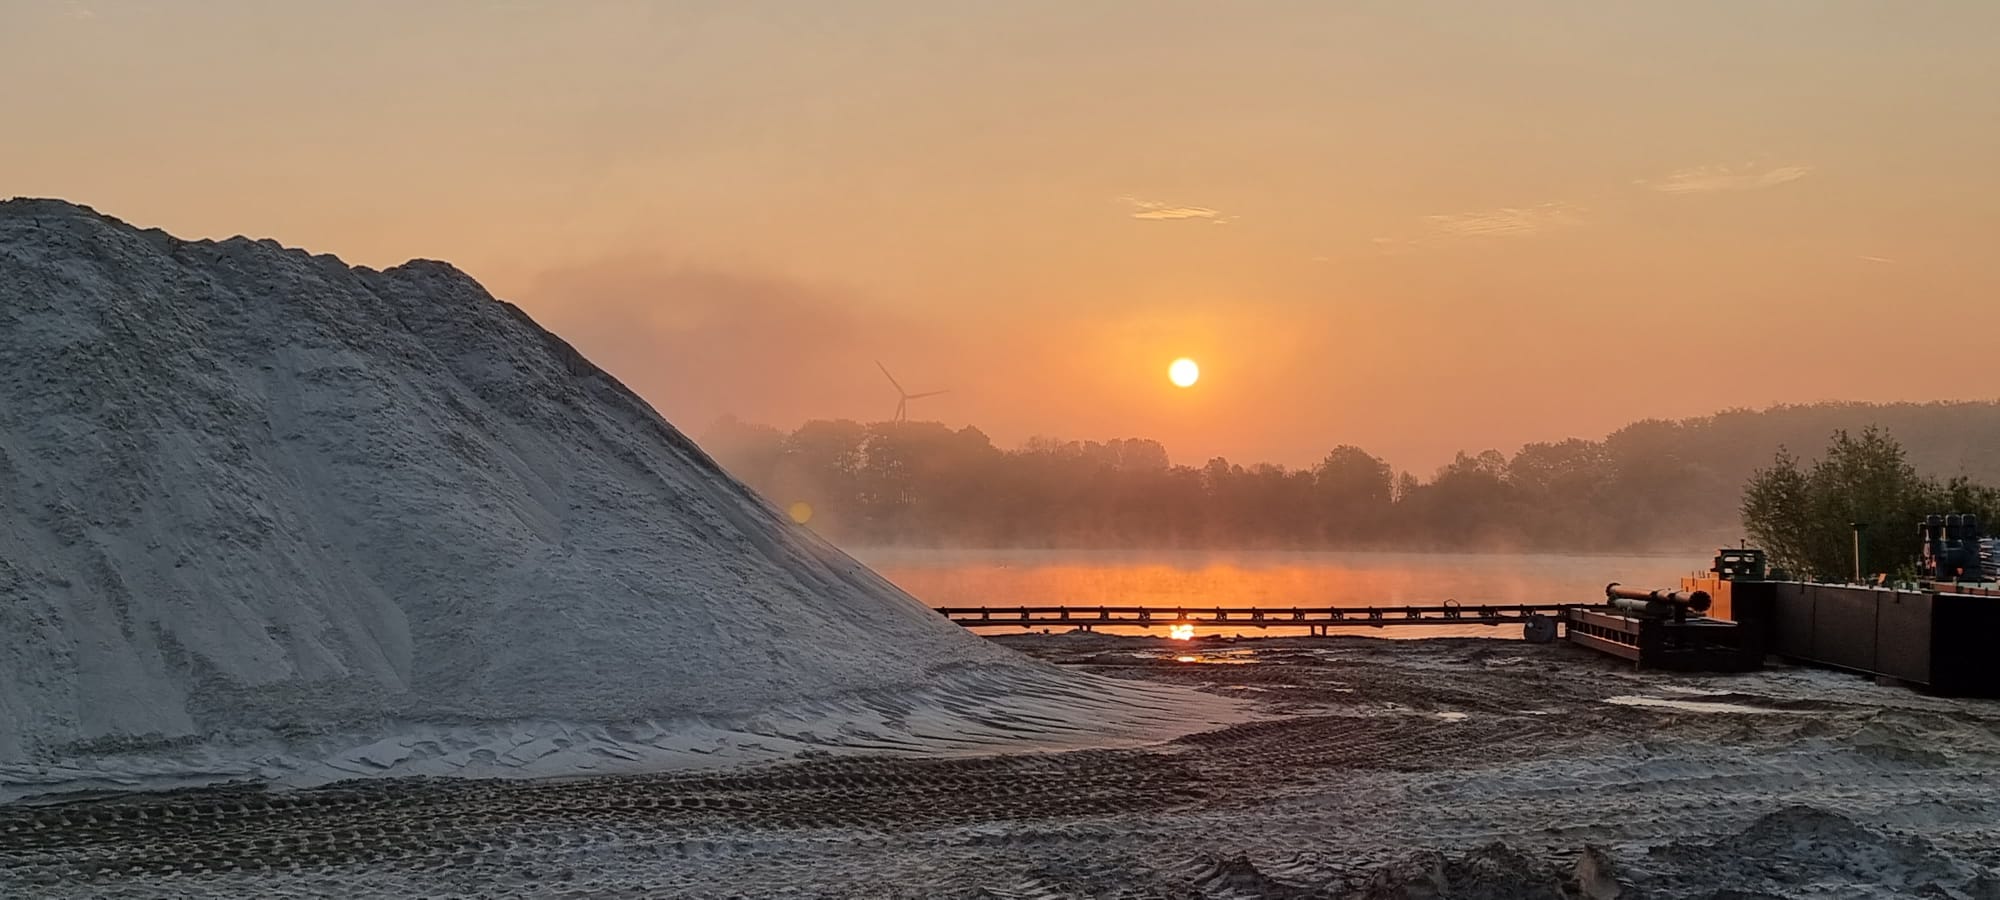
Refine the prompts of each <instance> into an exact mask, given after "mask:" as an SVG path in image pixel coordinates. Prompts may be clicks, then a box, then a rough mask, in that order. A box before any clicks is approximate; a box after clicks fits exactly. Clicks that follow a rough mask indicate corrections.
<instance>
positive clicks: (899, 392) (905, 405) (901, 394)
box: [875, 359, 951, 422]
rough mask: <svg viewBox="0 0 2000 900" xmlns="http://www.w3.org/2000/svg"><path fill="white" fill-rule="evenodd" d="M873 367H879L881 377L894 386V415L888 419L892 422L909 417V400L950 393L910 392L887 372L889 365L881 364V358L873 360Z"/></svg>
mask: <svg viewBox="0 0 2000 900" xmlns="http://www.w3.org/2000/svg"><path fill="white" fill-rule="evenodd" d="M875 368H878V369H881V370H882V377H883V378H887V379H889V384H891V385H893V386H894V387H895V388H896V417H895V418H894V419H891V420H890V421H893V422H901V421H903V420H904V419H907V418H909V415H910V401H912V400H921V399H923V398H925V397H935V396H937V395H939V394H949V393H951V392H950V391H925V392H923V393H921V394H912V393H910V392H909V391H906V390H903V384H902V382H900V381H897V380H896V376H894V375H891V374H889V367H888V366H885V365H883V364H882V361H881V360H879V359H878V360H876V361H875Z"/></svg>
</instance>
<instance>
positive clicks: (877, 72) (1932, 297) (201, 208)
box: [0, 0, 2000, 473]
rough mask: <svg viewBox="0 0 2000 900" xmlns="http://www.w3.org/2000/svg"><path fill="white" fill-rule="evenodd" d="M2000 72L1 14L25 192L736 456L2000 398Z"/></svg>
mask: <svg viewBox="0 0 2000 900" xmlns="http://www.w3.org/2000/svg"><path fill="white" fill-rule="evenodd" d="M1995 59H2000V3H1990V2H1983V0H1965V2H1925V3H1904V2H1882V3H1852V2H1831V0H1829V2H1815V3H1804V2H1799V3H1777V2H1770V3H1756V2H1747V0H1730V2H1706V3H1703V2H1676V3H1658V4H1647V5H1641V4H1607V3H1601V2H1594V0H1592V2H1583V0H1579V2H1571V3H1546V2H1514V3H1504V4H1502V3H1491V4H1487V3H1480V4H1473V3H1456V4H1445V3H1424V2H1402V0H1397V2H1380V3H1337V2H1330V0H1311V2H1285V3H1244V4H1222V3H1214V2H1151V0H1147V2H1139V0H1133V2H1082V3H1079V2H1068V0H1066V2H1009V3H986V2H977V3H975V2H943V0H907V2H880V0H849V2H842V3H827V4H819V3H803V2H799V3H776V2H761V3H760V2H741V3H739V2H688V3H665V2H662V3H653V4H648V3H609V2H605V3H555V2H548V3H527V2H518V3H497V2H495V3H473V2H443V0H439V2H426V3H416V4H406V3H388V2H370V3H348V4H338V5H336V4H321V5H318V6H315V7H312V8H307V7H306V5H304V4H267V3H252V2H241V3H234V2H212V3H203V4H199V5H197V4H192V3H186V4H151V3H138V2H132V3H114V2H107V0H76V2H22V0H0V196H7V195H29V196H58V197H63V198H66V199H70V200H75V201H78V202H82V203H87V204H90V205H93V206H95V207H97V208H99V209H100V210H102V211H104V212H107V213H110V214H113V215H116V216H119V217H121V218H124V219H127V220H128V221H132V222H134V223H136V224H140V225H147V226H159V227H163V228H166V229H168V230H170V231H174V232H176V233H179V234H182V235H184V236H215V237H220V236H227V235H230V234H236V233H247V234H251V235H255V236H269V237H275V238H278V239H279V240H281V241H284V242H285V243H288V244H293V245H299V246H304V247H308V248H311V249H314V250H316V251H322V252H333V253H337V254H339V255H341V256H342V257H343V258H345V259H347V260H349V261H350V262H356V263H364V264H369V265H377V266H381V265H389V264H394V263H396V262H400V261H402V260H404V259H406V258H409V257H412V256H428V257H438V258H444V259H449V260H451V261H453V262H455V263H457V264H458V265H459V266H460V267H461V268H464V269H465V270H467V271H468V272H471V273H472V274H473V275H475V276H477V277H479V278H480V279H481V280H482V281H484V282H485V283H486V285H487V286H488V287H489V288H490V289H491V290H492V291H493V292H494V293H495V294H496V295H498V296H501V297H503V298H507V299H511V300H514V301H516V302H518V303H520V304H521V305H522V306H524V307H526V308H527V309H528V310H529V312H531V313H532V314H534V315H535V316H536V318H538V319H539V320H541V321H542V322H543V323H544V324H545V325H548V326H549V327H551V328H553V329H554V330H556V331H557V332H559V333H561V334H563V335H564V336H566V337H568V338H570V339H571V340H572V341H573V342H575V343H576V344H578V345H579V346H580V347H581V348H582V349H583V350H584V352H585V353H587V354H589V355H590V356H591V357H592V358H593V359H595V360H597V361H598V362H599V363H600V364H603V365H604V366H605V367H606V368H608V369H610V370H611V371H612V372H613V373H614V374H617V375H618V376H620V377H621V378H623V379H625V380H626V381H627V382H628V383H629V384H631V385H632V386H633V387H635V388H636V389H638V390H639V391H640V392H641V393H643V394H645V395H646V396H647V397H648V398H649V399H651V400H652V401H653V402H654V404H655V405H657V406H658V407H659V408H660V409H661V410H662V412H664V413H665V414H666V415H667V416H668V418H670V419H672V420H674V421H675V422H676V423H677V424H680V425H681V426H683V428H685V429H686V430H689V431H691V432H694V433H697V434H699V433H700V432H701V431H703V430H704V428H705V427H706V426H707V424H708V423H709V422H710V421H712V420H713V419H714V418H715V417H716V416H717V415H719V414H721V413H724V412H733V413H736V414H737V415H739V416H741V417H743V418H747V419H752V420H759V421H766V422H770V423H773V424H778V425H782V426H792V425H795V424H797V423H798V422H799V421H800V420H802V419H805V418H808V417H822V416H826V417H831V416H844V417H854V418H862V419H873V418H882V417H886V416H887V415H888V414H889V412H890V411H891V410H892V409H893V408H894V405H895V397H894V395H893V393H892V392H891V391H890V390H889V388H888V387H887V385H886V384H884V383H883V381H882V379H881V376H880V374H879V373H878V372H876V370H875V368H874V365H873V363H872V362H871V361H872V360H874V359H877V358H880V359H882V360H883V361H884V362H886V363H887V364H888V365H889V366H890V368H891V369H892V370H894V371H895V372H896V373H897V375H898V376H899V377H900V378H902V380H903V381H904V382H905V384H906V385H907V386H908V387H910V388H911V389H912V390H926V389H933V388H949V389H950V390H951V391H952V393H950V394H949V395H946V396H943V397H938V398H935V399H930V400H924V401H918V403H917V405H916V406H915V414H916V415H918V416H920V417H927V418H928V417H935V418H939V419H942V420H944V421H946V422H948V423H951V424H955V425H956V424H964V423H971V424H976V425H978V426H980V427H981V428H983V429H985V430H986V431H987V432H988V433H989V434H991V435H993V437H994V438H995V440H996V441H997V442H999V443H1001V444H1002V445H1006V446H1011V445H1014V444H1017V443H1018V442H1020V441H1021V440H1022V439H1024V438H1026V437H1028V436H1030V435H1033V434H1046V435H1057V436H1064V437H1077V438H1083V437H1093V438H1103V437H1120V436H1145V437H1155V438H1159V439H1161V440H1162V441H1164V442H1165V443H1166V444H1167V447H1168V449H1169V451H1170V452H1171V453H1172V454H1173V456H1174V458H1175V459H1176V460H1177V461H1182V462H1189V463H1196V464H1198V463H1200V462H1201V461H1203V460H1205V459H1207V458H1208V457H1210V456H1214V455H1226V456H1229V457H1230V458H1231V459H1233V460H1236V461H1239V462H1249V461H1257V460H1273V461H1278V462H1284V463H1288V464H1300V463H1306V462H1310V461H1311V460H1313V459H1316V458H1317V457H1319V456H1320V455H1322V454H1323V453H1324V452H1325V451H1326V450H1327V449H1328V448H1330V447H1331V446H1333V445H1335V444H1340V443H1353V444H1359V445H1361V446H1363V447H1366V448H1368V449H1370V450H1372V451H1374V452H1376V453H1378V454H1380V455H1383V456H1386V457H1387V458H1389V460H1390V461H1391V462H1392V463H1393V464H1395V465H1397V466H1398V467H1400V468H1408V469H1413V470H1416V471H1418V472H1424V473H1427V472H1428V471H1429V470H1430V469H1431V468H1432V467H1434V466H1436V465H1437V464H1439V463H1441V462H1443V461H1445V460H1447V459H1449V457H1450V455H1451V453H1452V451H1453V450H1456V449H1459V448H1466V449H1472V450H1478V449H1482V448H1485V447H1497V448H1500V449H1503V450H1512V449H1513V448H1514V447H1515V446H1517V445H1519V444H1520V443H1521V442H1523V441H1530V440H1545V439H1557V438H1562V437H1567V436H1571V435H1577V436H1587V437H1595V436H1599V435H1601V434H1603V433H1604V432H1605V431H1607V430H1609V429H1611V428H1613V427H1616V426H1617V425H1619V424H1622V423H1624V422H1626V421H1629V420H1631V419H1634V418H1640V417H1645V416H1683V415H1693V414H1701V413H1706V412H1710V411H1713V410H1715V409H1718V408H1721V407H1725V406H1741V405H1765V404H1769V403H1773V402H1786V401H1811V400H1821V399H1861V400H1891V399H1957V398H1973V397H1988V398H1990V397H1994V396H1996V395H2000V390H1996V388H1995V386H1994V383H1993V381H1992V378H1991V374H1992V372H1993V366H1992V363H1991V360H1992V359H1993V355H1994V351H1993V349H1992V348H1993V346H1994V338H1995V336H2000V255H1996V254H1995V252H1994V247H1995V246H1996V240H1995V239H1996V238H2000V168H1996V164H1995V160H2000V118H1996V115H1995V110H2000V63H1996V62H1995V61H1994V60H1995ZM1975 335H1977V336H1980V339H1981V341H1982V343H1977V344H1975V343H1973V341H1972V337H1973V336H1975ZM1926 354H1929V355H1926ZM1178 355H1188V356H1193V357H1195V358H1197V359H1199V360H1200V361H1201V363H1202V366H1203V375H1204V378H1203V381H1202V383H1201V385H1200V386H1199V387H1198V388H1196V389H1195V390H1192V391H1186V392H1181V391H1176V390H1175V389H1173V388H1171V387H1170V386H1169V385H1168V384H1167V381H1166V377H1165V366H1166V364H1167V362H1168V361H1169V360H1171V359H1172V358H1173V357H1175V356H1178Z"/></svg>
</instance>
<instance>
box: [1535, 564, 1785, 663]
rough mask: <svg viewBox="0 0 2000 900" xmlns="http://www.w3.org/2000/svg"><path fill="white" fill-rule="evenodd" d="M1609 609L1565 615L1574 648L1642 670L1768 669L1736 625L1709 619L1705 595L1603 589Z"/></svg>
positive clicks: (1701, 592)
mask: <svg viewBox="0 0 2000 900" xmlns="http://www.w3.org/2000/svg"><path fill="white" fill-rule="evenodd" d="M1604 599H1605V605H1604V606H1602V607H1594V608H1593V607H1581V606H1579V607H1573V608H1571V609H1569V610H1567V611H1566V612H1565V613H1564V615H1565V617H1566V619H1567V622H1566V624H1567V625H1568V626H1569V628H1568V631H1569V639H1570V642H1571V643H1575V644H1580V645H1582V646H1585V647H1589V648H1591V649H1593V650H1597V651H1600V652H1603V653H1609V654H1611V655H1613V656H1617V657H1622V658H1624V659H1629V660H1631V661H1632V662H1633V663H1634V664H1636V665H1638V666H1639V667H1640V668H1642V669H1679V670H1682V671H1708V672H1740V671H1744V670H1748V669H1754V668H1757V667H1758V666H1760V665H1762V664H1763V658H1764V654H1763V651H1762V650H1761V649H1760V648H1758V647H1756V646H1754V642H1748V643H1746V642H1745V641H1744V639H1743V638H1744V634H1743V631H1742V629H1740V628H1739V627H1738V626H1737V624H1736V623H1735V622H1728V621H1724V620H1721V619H1711V618H1708V617H1707V616H1706V615H1705V614H1706V613H1707V612H1708V611H1709V608H1710V606H1711V605H1712V603H1713V600H1712V598H1711V596H1710V594H1709V593H1708V592H1707V591H1705V590H1689V589H1683V590H1677V591H1676V590H1657V591H1646V590H1639V589H1637V588H1628V587H1624V586H1622V585H1620V584H1618V583H1617V582H1612V583H1611V584H1607V585H1605V586H1604Z"/></svg>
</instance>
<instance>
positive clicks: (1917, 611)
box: [936, 549, 2000, 698]
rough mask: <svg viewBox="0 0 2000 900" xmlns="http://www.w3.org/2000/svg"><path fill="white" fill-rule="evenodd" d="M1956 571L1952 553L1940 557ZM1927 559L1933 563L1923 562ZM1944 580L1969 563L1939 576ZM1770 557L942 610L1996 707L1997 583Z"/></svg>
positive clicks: (1014, 622)
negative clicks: (1508, 587) (1506, 642)
mask: <svg viewBox="0 0 2000 900" xmlns="http://www.w3.org/2000/svg"><path fill="white" fill-rule="evenodd" d="M1940 558H1941V559H1943V560H1945V561H1946V562H1947V563H1949V562H1950V561H1951V560H1952V559H1953V557H1951V556H1950V555H1948V554H1947V555H1945V556H1942V557H1940ZM1927 561H1928V558H1927ZM1934 569H1942V570H1945V571H1963V567H1946V566H1935V567H1934ZM1768 574H1769V573H1768V569H1767V567H1766V563H1765V558H1764V554H1763V552H1762V551H1759V550H1755V549H1725V550H1722V551H1720V552H1718V553H1717V554H1716V557H1715V560H1714V564H1713V565H1712V566H1711V567H1710V569H1709V571H1708V572H1705V573H1703V574H1700V575H1693V576H1688V577H1685V578H1682V579H1681V584H1680V587H1679V589H1678V590H1640V589H1633V588H1626V587H1623V586H1621V585H1619V584H1616V583H1613V584H1611V585H1607V586H1606V588H1605V601H1604V602H1603V603H1527V604H1522V603H1471V604H1461V603H1457V602H1453V601H1446V602H1444V603H1441V604H1428V605H1408V606H1361V607H1354V606H1331V607H1248V608H1244V607H1199V608H1197V607H1188V606H1178V607H1167V606H1020V607H983V606H982V607H938V608H937V609H936V611H937V612H938V613H940V614H942V615H944V616H945V617H946V618H948V619H950V620H951V621H953V622H956V623H958V624H960V625H965V626H967V627H981V626H1017V627H1022V628H1034V627H1062V628H1070V629H1078V630H1083V631H1090V630H1093V629H1095V628H1099V627H1138V628H1152V627H1155V626H1159V627H1176V626H1179V627H1188V628H1193V627H1203V628H1213V627H1217V626H1233V627H1238V628H1242V627H1249V628H1258V629H1265V628H1304V629H1306V630H1307V631H1308V632H1309V633H1311V634H1315V635H1321V634H1327V633H1329V632H1330V630H1331V629H1334V628H1387V627H1409V626H1440V625H1461V626H1462V625H1487V626H1500V625H1508V624H1519V625H1521V626H1522V629H1523V631H1522V633H1523V636H1524V638H1525V639H1527V640H1529V641H1531V642H1536V643H1545V642H1548V641H1551V640H1554V639H1556V638H1557V637H1559V636H1560V637H1562V638H1564V639H1566V640H1568V641H1569V642H1571V643H1573V644H1577V645H1579V646H1584V647H1588V648H1590V649H1592V650H1596V651H1599V652H1602V653H1607V654H1611V655H1613V656H1617V657H1620V658H1623V659H1628V660H1631V661H1632V663H1633V664H1634V665H1635V666H1637V667H1639V668H1642V669H1666V670H1679V671H1711V672H1739V671H1747V670H1751V669H1756V668H1758V667H1760V666H1762V665H1763V663H1764V660H1765V658H1766V657H1767V656H1777V657H1780V658H1783V659H1787V660H1791V661H1794V662H1799V663H1805V664H1809V665H1818V666H1827V667H1831V668H1837V669H1845V670H1848V671H1853V672H1859V673H1863V674H1868V675H1875V676H1878V677H1881V678H1886V679H1893V680H1895V681H1898V682H1901V683H1904V684H1908V685H1911V686H1913V687H1919V688H1922V689H1925V690H1928V691H1932V692H1934V693H1939V694H1949V695H1960V696H1975V697H1996V698H2000V655H1995V654H1994V653H1993V652H1992V649H1991V647H1990V646H1989V645H1988V641H1990V640H1991V639H1992V637H1994V636H1996V635H2000V585H1996V584H1992V583H1982V584H1966V583H1960V582H1955V581H1937V580H1933V581H1926V582H1920V583H1918V584H1917V586H1916V587H1914V588H1892V587H1886V586H1872V585H1841V584H1814V583H1808V582H1799V581H1786V580H1770V579H1768V578H1767V575H1768Z"/></svg>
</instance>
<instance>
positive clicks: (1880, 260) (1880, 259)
mask: <svg viewBox="0 0 2000 900" xmlns="http://www.w3.org/2000/svg"><path fill="white" fill-rule="evenodd" d="M1855 259H1858V260H1861V261H1862V262H1872V263H1882V264H1883V265H1889V266H1893V265H1895V264H1896V261H1895V260H1893V259H1890V258H1889V257H1886V256H1856V257H1855Z"/></svg>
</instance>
